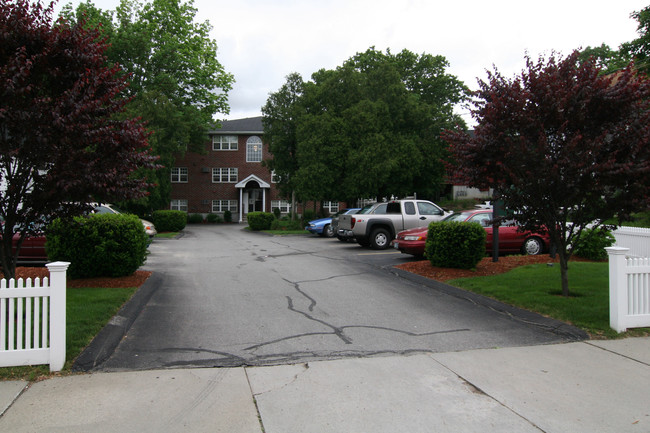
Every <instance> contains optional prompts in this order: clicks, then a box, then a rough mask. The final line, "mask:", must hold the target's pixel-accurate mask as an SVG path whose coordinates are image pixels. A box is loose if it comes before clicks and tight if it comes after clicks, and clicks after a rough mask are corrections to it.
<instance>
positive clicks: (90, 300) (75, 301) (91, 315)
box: [0, 287, 138, 381]
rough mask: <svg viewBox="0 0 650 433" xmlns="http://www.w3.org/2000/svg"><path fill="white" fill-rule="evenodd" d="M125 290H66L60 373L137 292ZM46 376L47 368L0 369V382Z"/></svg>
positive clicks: (66, 369) (129, 288) (37, 366)
mask: <svg viewBox="0 0 650 433" xmlns="http://www.w3.org/2000/svg"><path fill="white" fill-rule="evenodd" d="M137 289H138V288H137V287H128V288H111V289H106V288H70V287H68V289H67V292H66V293H67V302H66V306H67V313H66V326H67V330H66V362H65V365H64V366H63V371H62V372H63V373H66V372H69V371H70V368H71V367H72V363H73V361H74V360H75V358H76V357H77V356H79V354H80V353H81V352H82V351H83V350H84V348H85V347H86V346H87V345H88V344H89V343H90V342H91V341H92V339H93V338H94V337H95V335H97V333H98V332H99V331H100V330H101V329H102V328H103V327H104V326H105V325H106V324H107V323H108V321H109V320H110V319H111V317H113V316H114V315H115V313H117V312H118V311H119V309H120V308H121V307H122V305H124V303H125V302H126V301H128V300H129V299H130V298H131V296H133V294H134V293H135V291H136V290H137ZM46 376H47V377H49V376H50V367H49V365H33V366H32V365H28V366H20V367H4V368H0V380H18V379H24V380H29V381H34V380H37V379H38V378H39V377H46Z"/></svg>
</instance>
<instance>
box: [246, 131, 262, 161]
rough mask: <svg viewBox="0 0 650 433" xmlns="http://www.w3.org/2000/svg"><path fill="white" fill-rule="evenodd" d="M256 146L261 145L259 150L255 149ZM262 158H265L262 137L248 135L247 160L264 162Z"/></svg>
mask: <svg viewBox="0 0 650 433" xmlns="http://www.w3.org/2000/svg"><path fill="white" fill-rule="evenodd" d="M255 146H259V150H255ZM252 157H254V158H252ZM258 158H259V159H258ZM262 159H264V144H263V143H262V139H261V138H260V137H258V136H257V135H253V136H251V137H248V140H246V162H262Z"/></svg>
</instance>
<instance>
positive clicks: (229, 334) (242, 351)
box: [92, 224, 581, 371]
mask: <svg viewBox="0 0 650 433" xmlns="http://www.w3.org/2000/svg"><path fill="white" fill-rule="evenodd" d="M150 252H151V254H150V255H149V257H148V259H147V264H146V266H145V269H148V270H151V271H153V272H154V275H155V277H156V278H155V279H153V280H152V281H153V282H154V283H155V284H153V285H150V288H149V291H150V296H147V299H145V301H146V302H145V301H143V302H142V304H143V306H142V308H141V309H138V308H136V309H131V310H132V311H131V312H130V313H124V314H126V315H132V316H133V317H131V318H132V319H134V320H133V323H132V325H130V326H129V327H128V332H127V333H126V335H125V336H124V338H122V339H121V341H120V342H119V345H118V346H117V348H113V347H109V346H108V345H105V346H104V347H102V348H101V350H103V351H105V352H106V353H105V355H106V356H107V359H105V360H104V359H103V358H102V359H101V362H100V363H99V364H97V365H93V366H92V368H93V369H95V370H101V371H124V370H143V369H154V368H179V367H213V366H222V367H223V366H228V367H232V366H242V365H278V364H295V363H300V362H308V361H314V360H325V359H340V358H346V357H369V356H383V355H400V354H411V353H438V352H453V351H460V350H469V349H479V348H494V347H513V346H528V345H540V344H549V343H558V342H564V341H571V340H575V339H579V338H581V335H580V333H579V332H576V330H575V329H574V328H572V327H568V326H565V325H563V324H561V323H559V322H555V321H552V320H549V319H545V318H542V317H540V316H537V315H534V314H532V315H531V314H529V313H526V312H521V311H520V310H516V309H512V308H509V307H504V306H502V305H501V304H499V303H496V302H494V301H490V300H486V299H485V298H481V297H476V296H473V295H470V294H467V293H466V292H463V291H460V290H458V289H454V288H452V287H449V286H446V285H444V284H438V283H435V282H432V281H429V280H426V279H423V278H420V277H417V276H412V275H409V274H407V273H404V272H401V271H396V270H395V269H394V268H392V266H391V264H395V263H401V262H403V261H404V260H408V259H407V258H405V256H402V255H399V254H391V252H390V251H384V252H379V253H375V252H372V251H371V250H366V249H363V248H361V247H359V246H358V245H356V244H353V243H341V242H339V241H338V240H336V239H322V238H316V237H312V236H286V237H285V236H269V235H265V234H260V233H250V232H248V231H245V230H243V227H242V226H240V225H236V224H233V225H199V226H188V227H187V228H186V229H185V231H184V234H183V236H181V237H180V238H177V239H156V241H155V242H154V243H153V244H152V245H151V246H150ZM136 316H137V317H136ZM127 319H128V318H124V317H120V316H119V315H118V316H117V317H116V318H115V319H114V322H115V323H117V324H119V323H121V322H122V321H123V320H127ZM99 343H101V342H99ZM113 349H114V350H113ZM94 350H97V349H96V348H95V349H94Z"/></svg>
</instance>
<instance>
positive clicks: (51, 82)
mask: <svg viewBox="0 0 650 433" xmlns="http://www.w3.org/2000/svg"><path fill="white" fill-rule="evenodd" d="M51 17H52V5H50V6H49V7H47V8H44V7H43V6H42V5H41V3H40V2H36V3H33V2H29V1H27V0H10V1H8V2H3V3H0V219H1V220H2V235H1V236H0V245H1V248H0V265H1V266H2V270H3V272H4V275H5V277H8V278H11V277H13V276H14V273H15V266H16V260H15V258H16V257H17V255H18V253H19V251H20V248H21V246H22V244H23V242H24V240H25V238H26V236H29V235H32V234H34V233H36V232H38V231H40V230H42V229H43V226H44V225H46V224H47V223H48V222H49V221H51V220H52V219H53V218H55V217H57V216H71V215H78V214H80V213H82V212H83V211H87V210H88V209H87V208H86V207H87V205H85V203H89V202H93V201H107V200H117V199H125V198H137V197H140V196H142V195H144V194H145V191H146V187H147V186H148V185H147V183H146V182H145V181H144V180H143V179H142V177H140V176H135V175H134V173H135V172H136V170H138V169H141V168H147V167H149V168H152V167H154V163H153V159H154V158H153V156H151V155H149V153H148V151H149V146H148V144H147V135H148V134H147V132H146V131H145V129H144V126H143V125H142V124H141V122H139V121H138V120H136V119H132V118H129V116H126V115H125V114H124V109H125V104H126V103H127V101H128V99H126V98H125V97H124V92H125V91H126V88H127V85H128V84H127V82H126V77H125V76H124V74H122V73H121V71H120V69H119V66H118V65H115V64H110V63H109V62H107V59H106V56H105V51H106V48H107V46H106V45H105V44H104V43H102V42H100V41H99V40H100V38H98V35H97V33H95V32H94V31H92V30H86V29H85V28H84V25H83V23H79V24H75V25H69V24H67V23H62V22H59V23H57V24H56V25H54V26H53V25H52V22H51V21H52V18H51ZM14 235H16V240H17V243H16V249H15V250H14V249H13V248H12V238H14Z"/></svg>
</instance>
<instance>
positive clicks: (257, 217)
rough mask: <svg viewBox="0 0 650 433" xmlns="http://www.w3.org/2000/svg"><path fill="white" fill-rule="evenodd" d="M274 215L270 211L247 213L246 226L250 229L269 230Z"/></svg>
mask: <svg viewBox="0 0 650 433" xmlns="http://www.w3.org/2000/svg"><path fill="white" fill-rule="evenodd" d="M274 220H275V216H274V215H273V214H272V213H270V212H250V213H249V214H248V226H249V227H250V228H251V230H269V229H271V224H273V221H274Z"/></svg>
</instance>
